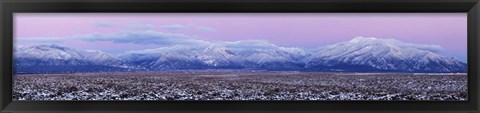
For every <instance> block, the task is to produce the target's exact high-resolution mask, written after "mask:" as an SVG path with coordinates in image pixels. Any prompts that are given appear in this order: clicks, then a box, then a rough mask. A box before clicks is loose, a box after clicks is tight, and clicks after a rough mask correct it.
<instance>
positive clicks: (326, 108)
mask: <svg viewBox="0 0 480 113" xmlns="http://www.w3.org/2000/svg"><path fill="white" fill-rule="evenodd" d="M479 6H480V3H479V1H478V0H96V1H93V0H1V1H0V12H1V15H0V16H1V21H0V25H1V30H0V34H1V35H2V37H1V45H0V47H1V48H0V54H1V55H0V56H2V58H1V59H0V66H1V68H0V73H1V74H2V76H1V77H0V81H1V85H0V90H1V93H0V110H1V113H42V112H44V113H47V112H48V113H52V112H59V113H64V112H71V113H77V112H78V113H85V112H89V113H90V112H92V113H97V112H108V113H110V112H111V113H118V112H135V113H137V112H138V113H153V112H155V113H158V112H168V113H226V112H230V113H246V112H248V113H287V112H288V113H290V112H291V113H318V112H320V113H404V112H408V113H478V108H479V104H478V102H479V101H480V100H479V98H478V95H479V91H480V90H479V86H480V84H479V81H480V79H479V77H478V76H479V73H478V69H479V68H480V67H479V65H478V64H479V60H478V59H479V51H478V49H479V48H480V46H479V45H480V41H479V38H480V30H479V27H480V23H479V21H480V18H479V17H480V12H479V11H480V8H479ZM20 12H29V13H35V12H63V13H66V12H68V13H75V12H109V13H145V12H179V13H182V12H229V13H236V12H252V13H255V12H268V13H278V12H294V13H303V12H337V13H340V12H355V13H362V12H386V13H404V12H429V13H442V12H465V13H468V17H467V18H468V19H467V20H468V89H469V92H468V95H469V98H468V101H459V102H451V101H400V102H398V101H161V102H158V101H12V76H11V75H13V74H12V66H13V65H12V56H13V55H12V54H13V51H12V45H13V43H12V40H13V21H14V20H13V18H12V17H13V13H20Z"/></svg>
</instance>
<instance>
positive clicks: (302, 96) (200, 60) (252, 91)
mask: <svg viewBox="0 0 480 113" xmlns="http://www.w3.org/2000/svg"><path fill="white" fill-rule="evenodd" d="M13 16H14V53H13V55H14V59H13V64H12V65H13V67H14V70H13V75H12V76H13V99H14V100H15V101H112V100H113V101H115V100H119V101H120V100H135V101H192V100H193V101H265V100H267V101H305V100H307V101H467V100H468V95H467V94H468V89H467V86H468V85H467V14H466V13H15V14H14V15H13Z"/></svg>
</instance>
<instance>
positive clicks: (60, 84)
mask: <svg viewBox="0 0 480 113" xmlns="http://www.w3.org/2000/svg"><path fill="white" fill-rule="evenodd" d="M13 92H14V93H13V98H14V100H466V99H467V76H465V75H413V74H402V73H396V74H395V73H385V74H356V73H318V72H194V71H191V72H163V73H147V72H143V73H78V74H35V75H15V76H14V88H13Z"/></svg>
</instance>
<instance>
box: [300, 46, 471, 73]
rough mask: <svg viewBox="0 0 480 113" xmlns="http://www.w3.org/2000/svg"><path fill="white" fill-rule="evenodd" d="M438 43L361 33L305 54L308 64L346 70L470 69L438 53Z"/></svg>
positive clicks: (327, 68) (320, 68)
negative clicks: (386, 37)
mask: <svg viewBox="0 0 480 113" xmlns="http://www.w3.org/2000/svg"><path fill="white" fill-rule="evenodd" d="M431 48H436V47H435V46H432V47H429V45H415V44H410V43H404V42H401V41H397V40H393V39H376V38H365V37H357V38H354V39H352V40H350V41H347V42H341V43H338V44H334V45H331V46H328V47H326V48H323V49H321V50H320V51H318V52H317V53H316V54H314V55H312V56H309V57H307V58H305V59H304V60H303V61H304V62H305V68H314V69H319V70H343V71H394V72H466V63H463V62H461V61H459V60H457V59H455V58H449V57H445V56H441V55H438V54H436V53H434V52H435V50H433V49H431Z"/></svg>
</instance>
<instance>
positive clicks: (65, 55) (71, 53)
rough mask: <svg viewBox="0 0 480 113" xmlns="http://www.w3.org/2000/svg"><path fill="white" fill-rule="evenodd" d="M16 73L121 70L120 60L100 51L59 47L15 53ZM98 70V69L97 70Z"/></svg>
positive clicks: (32, 47)
mask: <svg viewBox="0 0 480 113" xmlns="http://www.w3.org/2000/svg"><path fill="white" fill-rule="evenodd" d="M14 57H15V59H14V62H15V69H16V72H24V73H33V72H49V71H53V72H56V71H62V72H63V71H68V72H74V71H97V70H98V69H102V70H98V71H109V70H119V69H121V68H120V67H121V66H122V62H121V60H120V59H118V58H115V57H113V56H111V55H109V54H107V53H105V52H102V51H98V50H95V51H93V50H90V51H83V50H77V49H72V48H66V47H60V46H58V45H38V46H24V47H20V48H17V49H16V50H15V52H14ZM95 68H97V69H95Z"/></svg>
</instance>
